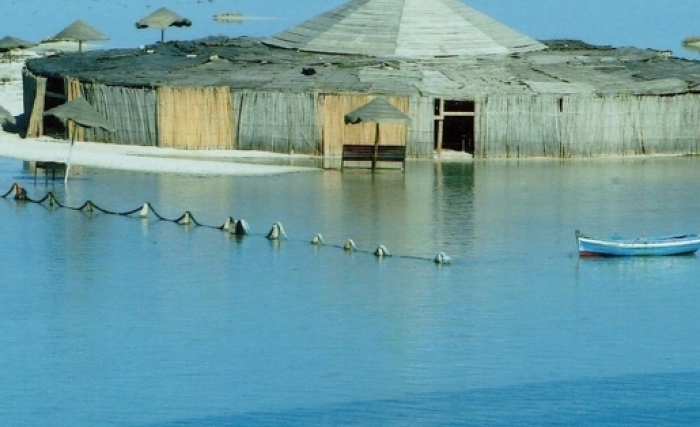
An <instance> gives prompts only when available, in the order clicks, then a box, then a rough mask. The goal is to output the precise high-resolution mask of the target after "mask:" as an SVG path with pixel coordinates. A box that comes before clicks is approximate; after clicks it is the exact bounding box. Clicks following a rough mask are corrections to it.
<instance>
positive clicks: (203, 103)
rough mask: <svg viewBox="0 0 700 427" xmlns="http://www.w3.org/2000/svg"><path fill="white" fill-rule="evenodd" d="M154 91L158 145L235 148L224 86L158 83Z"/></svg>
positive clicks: (180, 147)
mask: <svg viewBox="0 0 700 427" xmlns="http://www.w3.org/2000/svg"><path fill="white" fill-rule="evenodd" d="M156 94H157V107H156V114H157V122H156V123H157V127H158V146H159V147H169V148H177V149H185V150H202V149H217V150H230V149H233V148H234V143H233V120H232V117H233V115H232V105H231V94H230V90H229V88H228V87H227V86H222V87H200V88H195V87H187V88H183V87H169V86H161V87H159V88H158V89H157V90H156Z"/></svg>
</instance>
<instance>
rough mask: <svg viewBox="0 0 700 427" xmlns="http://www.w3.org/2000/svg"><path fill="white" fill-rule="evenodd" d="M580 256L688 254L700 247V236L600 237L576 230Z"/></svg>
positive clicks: (690, 234)
mask: <svg viewBox="0 0 700 427" xmlns="http://www.w3.org/2000/svg"><path fill="white" fill-rule="evenodd" d="M576 241H577V243H578V253H579V256H582V257H588V256H666V255H688V254H692V253H694V252H696V251H697V250H698V249H700V236H698V235H697V234H694V233H689V234H675V235H671V236H659V237H637V238H633V239H623V238H621V237H612V238H609V239H600V238H595V237H589V236H585V235H583V234H582V233H581V232H579V231H578V230H576Z"/></svg>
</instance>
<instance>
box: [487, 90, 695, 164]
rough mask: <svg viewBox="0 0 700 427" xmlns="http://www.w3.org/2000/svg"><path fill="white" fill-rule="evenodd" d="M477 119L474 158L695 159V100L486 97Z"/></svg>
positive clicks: (682, 97)
mask: <svg viewBox="0 0 700 427" xmlns="http://www.w3.org/2000/svg"><path fill="white" fill-rule="evenodd" d="M479 103H480V104H481V108H480V111H479V112H478V114H477V129H478V131H477V132H478V137H477V144H476V153H475V155H476V156H477V157H481V158H499V157H501V158H503V157H514V158H519V157H594V156H624V155H635V154H695V153H697V152H698V149H699V148H700V95H697V94H685V95H675V96H636V95H622V96H620V95H618V96H597V95H568V96H561V95H512V96H489V97H486V98H484V99H482V100H481V101H480V102H479Z"/></svg>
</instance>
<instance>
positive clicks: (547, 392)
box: [0, 159, 700, 427]
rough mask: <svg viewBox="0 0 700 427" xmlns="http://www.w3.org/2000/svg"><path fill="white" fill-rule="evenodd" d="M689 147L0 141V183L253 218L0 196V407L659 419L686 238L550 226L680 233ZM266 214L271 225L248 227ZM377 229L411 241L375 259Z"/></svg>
mask: <svg viewBox="0 0 700 427" xmlns="http://www.w3.org/2000/svg"><path fill="white" fill-rule="evenodd" d="M698 161H700V160H698V159H657V160H654V161H600V162H595V161H591V162H587V161H575V162H537V161H535V162H505V161H504V162H500V161H497V162H480V161H476V162H473V163H434V162H431V161H415V162H414V161H411V162H408V163H407V167H406V171H405V172H401V171H388V170H386V171H379V172H377V173H375V174H372V173H370V172H369V171H367V170H348V171H345V172H340V171H337V170H328V171H324V172H321V173H313V174H292V175H285V176H273V177H209V178H202V177H192V176H180V175H161V174H141V173H122V172H117V171H105V170H93V169H89V168H86V169H85V170H84V171H82V172H81V174H80V176H79V177H77V178H76V179H75V180H74V181H72V182H70V183H69V185H68V186H67V187H64V186H52V184H51V183H50V182H49V183H48V185H44V183H43V182H38V183H37V185H36V186H33V183H32V181H33V173H32V172H31V171H27V170H25V169H23V166H22V165H21V162H17V161H11V160H6V159H5V160H3V159H0V182H2V181H5V182H6V185H7V187H8V188H9V187H10V185H11V184H12V183H13V182H16V181H17V182H20V183H22V184H23V185H24V186H25V187H27V188H28V189H29V191H30V193H31V194H30V195H32V196H39V197H40V196H43V194H44V192H45V191H49V190H50V191H53V192H54V193H55V194H56V197H57V198H58V199H59V200H61V201H63V202H65V203H66V204H68V205H70V206H80V205H81V204H83V203H84V202H85V201H86V200H92V201H93V202H95V203H96V204H98V205H100V206H101V207H104V208H106V209H109V210H113V211H126V210H130V209H134V208H137V207H140V206H141V205H142V204H143V203H145V202H149V203H151V204H152V205H153V206H154V207H155V208H156V209H157V210H158V212H159V213H160V214H162V215H163V216H166V217H168V218H177V217H178V216H180V215H181V214H182V213H184V212H185V211H186V210H189V211H191V212H192V213H193V214H194V216H195V217H196V218H197V220H199V221H201V222H203V223H205V224H211V225H220V224H222V223H223V222H224V220H225V219H226V218H227V217H229V216H232V217H234V218H243V219H245V220H246V221H247V222H248V223H249V224H250V226H251V229H252V232H253V233H252V234H251V235H250V236H245V237H243V238H241V237H236V236H231V235H230V234H228V233H224V232H221V231H219V230H214V229H210V228H203V227H197V226H193V225H191V226H181V225H177V224H173V223H170V222H164V221H158V220H157V219H155V218H153V217H149V218H148V219H147V220H142V219H140V218H137V217H123V216H114V215H106V214H102V213H99V212H93V213H92V214H89V213H84V212H75V211H70V210H66V209H53V210H52V209H50V208H49V207H47V206H44V205H35V204H30V203H17V202H15V201H14V200H12V199H3V200H1V201H0V219H2V220H1V221H0V233H1V234H0V235H2V236H3V240H2V242H3V244H2V245H0V256H2V257H3V258H2V259H3V262H4V265H5V266H6V267H7V268H4V269H3V270H2V272H0V282H2V283H3V292H0V307H3V310H2V311H1V312H0V346H1V347H2V348H3V349H4V351H2V352H0V365H1V366H3V367H4V368H3V375H4V376H3V381H2V384H0V421H2V422H3V424H7V425H18V424H22V425H27V424H29V425H32V424H33V425H47V424H51V425H56V426H72V427H75V426H88V425H133V426H149V425H152V426H159V425H162V426H169V425H226V424H241V425H266V424H270V423H275V422H277V423H282V424H297V425H301V424H308V423H309V422H311V423H317V421H319V420H320V421H319V422H321V423H323V422H324V421H323V420H326V421H328V420H330V421H329V422H330V423H331V424H337V423H346V424H396V423H401V422H402V420H405V419H406V418H405V414H409V416H410V418H411V419H412V420H421V421H420V422H419V423H422V424H451V423H452V424H454V423H457V424H465V425H469V423H470V422H471V423H472V424H474V425H478V424H484V423H495V424H503V425H539V424H542V423H543V422H544V423H545V424H546V422H545V421H543V420H550V421H551V420H555V419H556V420H560V421H561V423H562V424H566V425H576V424H577V423H578V421H577V420H584V421H582V422H580V423H579V425H586V421H587V420H590V419H593V418H594V417H595V416H596V415H600V416H601V417H602V418H600V419H603V420H608V419H609V420H612V421H610V424H614V420H615V419H614V418H613V414H618V413H624V414H627V415H628V418H625V419H629V420H640V419H642V420H647V419H648V420H652V421H654V420H655V421H659V424H664V423H665V422H666V421H673V420H674V419H676V420H679V424H682V422H683V421H688V420H691V418H692V414H695V413H697V412H698V408H697V404H695V403H694V401H692V400H691V399H690V397H692V396H697V394H698V392H699V390H698V381H696V378H695V377H696V376H697V360H696V359H697V354H698V353H699V352H700V338H699V335H698V334H697V328H696V327H695V325H697V324H698V322H700V313H699V312H698V310H697V305H698V302H700V287H698V286H697V277H698V275H700V264H699V263H698V260H697V257H696V256H692V257H671V258H627V259H600V260H597V259H593V260H583V259H579V258H578V254H577V252H576V245H575V239H574V230H575V229H577V228H579V229H582V230H585V231H586V232H590V233H591V234H600V235H607V234H612V233H613V232H619V233H620V234H625V235H634V234H637V233H639V231H640V230H646V231H647V232H648V233H649V234H651V233H654V234H666V233H667V232H670V233H674V232H679V231H697V230H698V229H700V221H699V220H698V218H697V216H696V215H695V212H697V211H698V207H700V206H698V204H699V203H700V202H698V201H699V200H700V194H698V192H699V191H700V190H698V188H697V185H696V183H697V182H698V180H699V178H700V168H698ZM275 221H280V222H282V223H283V224H284V228H285V231H286V233H287V235H288V236H289V239H287V240H281V241H279V242H270V241H268V240H267V239H265V238H264V235H265V234H266V233H267V231H268V230H269V229H270V226H271V225H272V223H273V222H275ZM316 233H321V234H323V236H324V240H325V241H326V242H327V243H328V245H324V246H320V247H319V246H313V245H311V244H310V240H311V238H312V237H313V236H314V235H315V234H316ZM347 238H352V239H354V240H355V242H356V243H357V245H358V248H359V249H360V251H358V252H355V253H346V252H345V251H343V250H342V249H341V248H340V246H341V245H342V243H343V242H345V240H346V239H347ZM379 244H384V245H386V246H387V248H389V249H390V251H391V252H392V253H394V254H398V255H408V256H415V257H416V258H407V257H401V256H397V257H391V258H387V259H384V260H381V261H380V260H377V259H376V258H375V257H374V256H372V255H371V252H372V251H373V250H374V249H375V248H376V247H377V245H379ZM438 251H445V252H447V253H448V254H449V255H451V256H452V259H453V264H452V265H450V266H443V267H439V266H436V265H435V264H434V263H433V262H431V260H432V258H433V257H434V255H435V254H436V253H437V252H438ZM582 391H583V392H584V393H583V394H581V392H582ZM594 391H595V393H594ZM596 393H601V394H600V395H598V394H596ZM579 396H584V397H583V398H581V397H579ZM640 396H644V403H645V404H644V405H641V406H639V405H636V406H634V405H635V404H634V402H639V400H638V399H639V397H640ZM668 396H674V398H676V397H678V400H677V402H680V403H679V404H680V405H682V407H683V409H682V410H679V411H676V410H675V409H674V408H676V407H675V406H673V405H674V403H673V402H671V401H670V400H669V399H667V398H666V397H668ZM581 399H583V400H581ZM601 406H603V407H602V408H601ZM533 408H534V409H533ZM635 408H636V409H635ZM647 408H653V410H647ZM606 411H607V412H606ZM620 411H622V412H620ZM625 411H627V412H625ZM664 411H667V412H664ZM28 414H29V415H28ZM552 414H553V415H552ZM581 414H583V416H582V418H576V417H577V416H580V415H581ZM587 414H589V415H590V414H592V415H590V417H589V418H586V417H587V416H588V415H587ZM655 414H656V415H655ZM658 414H661V415H658ZM664 414H666V415H667V416H664ZM674 414H675V415H674ZM687 414H691V415H690V416H689V415H687ZM655 416H656V418H654V417H655ZM673 416H676V417H677V418H672V417H673ZM27 420H29V421H27ZM651 424H653V423H652V422H650V423H649V425H651ZM686 424H687V423H686Z"/></svg>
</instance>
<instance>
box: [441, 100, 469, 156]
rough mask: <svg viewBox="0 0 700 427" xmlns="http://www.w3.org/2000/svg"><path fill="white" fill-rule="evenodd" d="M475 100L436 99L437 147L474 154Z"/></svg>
mask: <svg viewBox="0 0 700 427" xmlns="http://www.w3.org/2000/svg"><path fill="white" fill-rule="evenodd" d="M475 110H476V104H475V102H474V101H450V100H443V99H436V100H435V149H436V150H437V151H438V152H439V151H441V150H452V151H459V152H464V153H469V154H472V155H473V154H474V151H475V138H474V135H475V131H474V114H475Z"/></svg>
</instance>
